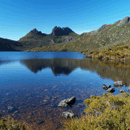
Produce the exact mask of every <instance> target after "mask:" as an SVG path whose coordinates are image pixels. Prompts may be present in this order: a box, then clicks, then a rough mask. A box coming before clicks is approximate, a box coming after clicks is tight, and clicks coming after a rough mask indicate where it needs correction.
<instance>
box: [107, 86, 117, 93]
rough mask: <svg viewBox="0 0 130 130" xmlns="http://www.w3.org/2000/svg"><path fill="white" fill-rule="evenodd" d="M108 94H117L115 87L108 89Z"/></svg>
mask: <svg viewBox="0 0 130 130" xmlns="http://www.w3.org/2000/svg"><path fill="white" fill-rule="evenodd" d="M107 92H111V93H112V92H115V88H114V87H112V88H108V89H107Z"/></svg>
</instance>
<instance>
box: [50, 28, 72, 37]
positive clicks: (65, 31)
mask: <svg viewBox="0 0 130 130" xmlns="http://www.w3.org/2000/svg"><path fill="white" fill-rule="evenodd" d="M71 32H73V31H72V30H71V29H70V28H69V27H62V28H61V27H57V26H55V27H54V28H53V29H52V32H51V35H53V36H62V35H69V33H71Z"/></svg>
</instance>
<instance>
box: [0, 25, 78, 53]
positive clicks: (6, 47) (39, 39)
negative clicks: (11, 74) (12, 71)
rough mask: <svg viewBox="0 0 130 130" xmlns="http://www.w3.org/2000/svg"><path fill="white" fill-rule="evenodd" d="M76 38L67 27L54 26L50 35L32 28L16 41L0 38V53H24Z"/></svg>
mask: <svg viewBox="0 0 130 130" xmlns="http://www.w3.org/2000/svg"><path fill="white" fill-rule="evenodd" d="M77 36H78V34H76V33H75V32H74V31H72V30H71V29H70V28H69V27H62V28H61V27H57V26H55V27H54V28H53V29H52V32H51V33H50V34H46V33H42V32H41V31H38V30H37V29H36V28H34V29H33V30H31V31H30V32H29V33H27V34H26V35H25V36H24V37H22V38H20V39H19V40H18V41H13V40H9V39H4V38H0V43H1V44H0V47H1V50H0V51H15V50H16V51H18V50H19V51H24V50H27V49H32V48H34V47H42V46H49V45H55V44H59V43H64V42H67V41H71V40H73V39H74V38H75V37H77Z"/></svg>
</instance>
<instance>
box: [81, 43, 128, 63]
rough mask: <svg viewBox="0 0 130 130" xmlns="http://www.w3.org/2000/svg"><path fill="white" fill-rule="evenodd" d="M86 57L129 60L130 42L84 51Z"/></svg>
mask: <svg viewBox="0 0 130 130" xmlns="http://www.w3.org/2000/svg"><path fill="white" fill-rule="evenodd" d="M83 53H84V54H85V55H86V57H92V58H98V59H107V60H108V59H110V60H125V61H126V60H128V59H130V44H129V43H127V44H124V45H116V46H113V47H108V48H105V49H95V50H91V51H90V50H88V51H84V52H83Z"/></svg>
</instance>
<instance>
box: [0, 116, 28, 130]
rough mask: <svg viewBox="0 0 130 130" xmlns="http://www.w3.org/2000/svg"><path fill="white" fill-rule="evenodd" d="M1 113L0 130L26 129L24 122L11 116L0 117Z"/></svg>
mask: <svg viewBox="0 0 130 130" xmlns="http://www.w3.org/2000/svg"><path fill="white" fill-rule="evenodd" d="M1 117H2V115H1V114H0V130H26V127H25V124H24V123H18V122H17V121H16V120H14V119H13V118H11V117H9V116H8V118H3V119H1Z"/></svg>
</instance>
